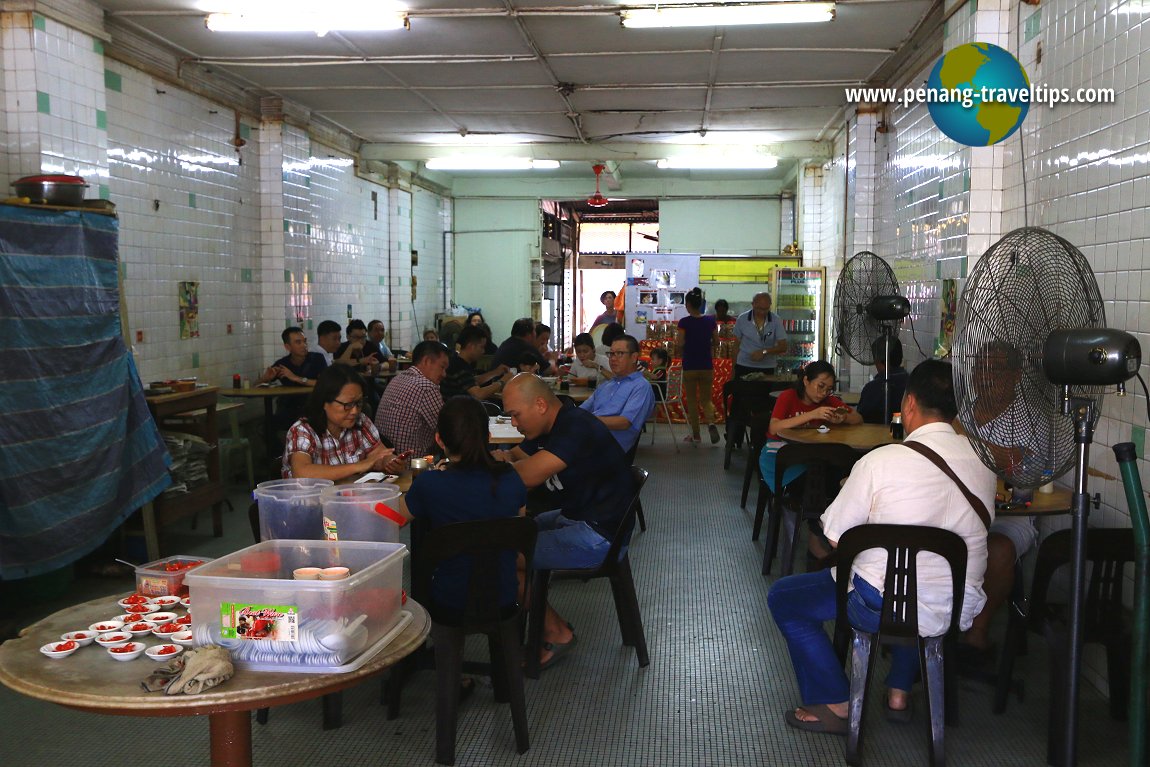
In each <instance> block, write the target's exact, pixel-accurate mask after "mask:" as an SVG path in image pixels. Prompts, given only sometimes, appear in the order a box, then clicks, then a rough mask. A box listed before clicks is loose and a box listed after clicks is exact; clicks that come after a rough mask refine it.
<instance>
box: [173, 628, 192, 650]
mask: <svg viewBox="0 0 1150 767" xmlns="http://www.w3.org/2000/svg"><path fill="white" fill-rule="evenodd" d="M168 639H170V640H172V641H173V642H175V643H176V644H179V645H183V646H184V647H191V646H192V645H193V644H195V641H196V640H195V639H194V638H193V637H192V632H191V630H190V629H189V630H188V631H181V632H179V633H177V634H172V635H171V636H170V637H168Z"/></svg>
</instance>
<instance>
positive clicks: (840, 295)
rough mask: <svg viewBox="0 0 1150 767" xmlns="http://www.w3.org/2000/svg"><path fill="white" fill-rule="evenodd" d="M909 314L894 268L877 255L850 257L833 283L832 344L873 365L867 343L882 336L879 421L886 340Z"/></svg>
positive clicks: (886, 416) (886, 402)
mask: <svg viewBox="0 0 1150 767" xmlns="http://www.w3.org/2000/svg"><path fill="white" fill-rule="evenodd" d="M908 314H910V302H909V301H907V300H906V299H905V298H903V297H902V296H901V295H899V292H898V280H897V279H896V278H895V276H894V271H893V270H892V269H891V268H890V265H889V264H887V262H886V261H884V260H883V259H882V258H880V257H879V256H876V255H875V254H874V253H871V252H870V251H869V250H864V251H861V252H859V253H856V254H855V255H854V256H852V257H851V259H850V260H849V261H847V262H846V265H845V266H844V267H843V270H842V272H841V273H840V274H839V279H838V283H837V284H836V285H835V302H834V319H835V346H836V347H837V348H838V350H839V352H840V353H842V354H847V355H849V356H850V357H851V358H852V359H853V360H855V361H856V362H861V363H862V364H864V365H873V364H874V363H875V362H876V360H875V359H874V353H873V352H872V351H871V344H873V343H874V340H875V339H876V338H880V337H881V338H885V339H886V344H884V346H883V349H884V357H885V358H884V360H883V362H884V364H885V373H884V381H883V393H882V394H883V397H882V401H883V423H888V422H889V421H890V412H889V411H890V339H891V338H892V337H893V336H894V333H895V328H897V327H898V324H899V323H900V322H902V320H903V318H905V317H906V316H907V315H908Z"/></svg>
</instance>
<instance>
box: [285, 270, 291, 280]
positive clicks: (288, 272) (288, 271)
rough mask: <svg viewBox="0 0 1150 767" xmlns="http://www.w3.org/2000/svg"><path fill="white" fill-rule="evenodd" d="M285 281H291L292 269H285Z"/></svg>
mask: <svg viewBox="0 0 1150 767" xmlns="http://www.w3.org/2000/svg"><path fill="white" fill-rule="evenodd" d="M284 282H291V270H290V269H284Z"/></svg>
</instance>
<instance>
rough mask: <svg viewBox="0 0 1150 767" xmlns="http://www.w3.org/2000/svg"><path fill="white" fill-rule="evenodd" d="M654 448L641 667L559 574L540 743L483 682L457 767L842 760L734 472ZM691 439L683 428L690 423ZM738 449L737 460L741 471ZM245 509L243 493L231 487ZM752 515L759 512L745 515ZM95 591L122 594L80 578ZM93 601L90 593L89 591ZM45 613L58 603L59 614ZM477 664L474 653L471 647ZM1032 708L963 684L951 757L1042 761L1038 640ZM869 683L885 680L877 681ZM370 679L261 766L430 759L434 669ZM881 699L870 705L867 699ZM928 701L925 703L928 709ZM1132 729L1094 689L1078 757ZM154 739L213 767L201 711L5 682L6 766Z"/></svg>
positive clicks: (261, 730)
mask: <svg viewBox="0 0 1150 767" xmlns="http://www.w3.org/2000/svg"><path fill="white" fill-rule="evenodd" d="M659 436H660V441H659V443H658V444H657V445H656V446H655V447H653V448H652V447H650V446H649V445H648V444H647V438H646V437H644V444H643V446H642V447H641V449H640V451H639V458H638V460H637V463H639V464H640V465H643V466H646V467H648V468H649V469H650V470H651V479H650V481H649V482H648V485H647V489H646V490H645V491H644V507H645V509H646V512H647V519H648V522H649V525H650V527H649V530H648V531H647V532H646V533H638V532H636V535H635V539H634V543H633V546H632V554H631V556H632V563H633V567H634V570H635V580H636V582H637V585H638V590H639V600H640V603H641V606H642V611H643V622H644V625H645V627H646V633H647V640H648V644H649V647H650V654H651V665H650V666H649V667H648V668H645V669H640V668H638V666H637V664H636V661H635V655H634V652H633V651H630V650H627V649H626V648H624V647H622V646H621V644H620V641H619V632H618V628H617V625H616V622H615V617H614V610H613V609H612V607H611V602H610V599H611V597H610V591H609V588H608V587H607V585H606V584H605V583H600V582H592V583H588V584H580V583H577V582H576V583H572V582H566V581H564V582H561V583H557V584H555V586H554V587H553V588H552V595H553V603H554V604H555V605H556V606H557V608H558V609H559V610H560V612H562V613H563V614H564V616H565V617H566V618H567V619H568V620H570V621H571V622H572V623H573V624H574V625H575V626H576V628H577V630H578V633H579V636H580V644H579V646H578V648H576V650H575V651H574V653H573V654H572V656H570V657H569V658H567V659H566V660H565V661H564V662H563V664H561V665H557V666H556V668H555V669H553V670H550V671H548V672H546V673H545V674H544V675H543V677H542V678H541V679H540V680H539V681H537V682H532V681H530V680H529V681H528V682H527V705H528V716H529V719H530V729H531V739H532V746H531V749H530V750H529V751H528V752H527V753H526V754H524V755H522V756H519V755H517V754H516V753H515V748H514V740H513V735H512V730H511V722H510V715H509V713H508V712H507V709H506V708H505V707H501V706H496V705H495V704H494V703H493V702H492V699H491V692H490V689H489V688H487V687H486V686H485V685H481V688H480V689H479V690H477V691H476V693H475V694H474V695H473V696H472V697H471V699H470V700H469V701H467V702H466V703H465V704H464V706H463V708H462V710H461V717H460V723H459V730H458V736H457V747H456V748H457V761H456V763H457V764H459V765H461V766H467V767H470V766H471V765H515V766H516V767H529V766H533V765H541V766H543V765H546V766H547V767H561V766H563V765H594V766H595V767H608V766H609V765H612V766H613V765H621V766H622V765H668V766H670V765H683V766H684V767H687V766H691V767H694V766H696V765H759V764H762V765H837V764H842V763H843V761H842V741H841V739H838V738H834V737H829V736H821V735H807V734H802V733H797V732H794V731H791V730H789V729H788V728H787V727H786V726H785V725H784V724H783V721H782V715H781V714H782V711H783V710H784V709H786V708H787V707H788V706H791V705H792V704H794V703H795V702H796V700H797V694H796V689H795V684H794V679H793V675H792V673H791V670H790V664H789V661H788V659H787V655H786V651H785V648H784V646H783V644H782V640H781V637H780V636H779V634H778V632H777V630H776V629H775V627H774V624H773V622H772V621H771V619H770V616H769V615H768V613H767V609H766V593H767V589H768V587H769V585H770V580H769V579H766V578H762V577H761V576H760V575H759V565H760V561H761V556H762V547H761V543H760V544H752V543H751V541H750V522H751V514H750V513H748V512H744V511H741V510H740V509H739V508H738V494H739V486H740V480H741V472H740V471H737V470H736V469H735V467H732V470H731V471H728V472H723V470H722V468H721V466H722V453H721V450H719V449H718V448H712V447H710V446H709V445H707V446H703V447H700V448H698V449H692V448H690V447H684V448H683V451H682V452H681V453H680V454H678V455H676V454H675V452H674V450H673V448H672V446H671V443H670V441H669V439H668V438H667V437H666V434H665V432H664V431H661V432H660V434H659ZM680 436H681V430H680ZM742 458H743V457H742V455H741V454H739V453H736V454H735V460H736V463H735V466H736V467H741V461H742ZM236 497H237V499H242V498H243V496H242V494H237V496H236ZM237 507H238V508H237V511H236V512H233V513H232V514H230V515H227V516H225V525H226V530H227V535H226V537H225V538H224V539H223V540H222V541H221V540H215V539H211V538H210V537H208V536H207V533H206V532H205V531H204V530H203V528H204V527H205V525H201V528H200V531H199V532H198V533H195V534H188V535H183V536H181V537H179V538H177V539H176V540H175V541H173V545H174V546H176V547H178V549H179V550H180V551H186V552H188V553H200V554H204V555H214V554H219V553H224V552H226V551H229V550H232V549H234V548H238V547H240V546H243V545H247V543H248V542H249V536H250V533H249V532H248V528H247V521H246V518H244V516H243V513H242V511H241V508H240V507H239V503H237ZM752 508H753V507H752ZM86 588H87V589H88V590H94V589H100V588H107V590H108V591H115V590H122V589H124V588H128V586H127V585H126V584H125V583H116V582H102V583H97V584H95V585H92V584H88V585H87V586H86ZM94 595H95V594H93V596H94ZM52 609H57V607H56V606H52ZM475 655H476V657H479V656H480V655H481V653H476V654H475ZM1022 666H1023V669H1024V670H1025V679H1026V686H1027V687H1026V689H1027V698H1026V703H1025V704H1023V705H1020V704H1019V703H1018V702H1017V700H1012V701H1011V708H1010V710H1009V711H1008V712H1007V714H1006V715H1004V716H1001V717H996V716H994V715H993V714H991V713H990V691H989V688H985V687H980V686H977V685H972V684H971V683H964V684H963V686H962V689H961V692H960V699H961V718H962V721H961V724H960V725H959V726H957V727H953V728H950V729H948V731H947V738H948V740H947V756H948V758H949V762H950V764H952V765H960V766H966V765H974V766H977V765H994V766H995V767H999V766H1005V765H1041V764H1044V763H1045V739H1046V725H1045V718H1046V709H1045V705H1046V698H1047V695H1046V682H1045V678H1044V677H1045V668H1046V658H1045V655H1044V652H1043V647H1042V642H1041V640H1038V639H1035V640H1034V641H1032V642H1031V652H1030V654H1029V655H1028V656H1027V657H1025V658H1024V659H1022ZM876 689H877V688H876ZM378 692H379V687H378V685H377V684H376V683H374V682H370V683H368V684H365V685H362V686H360V687H358V688H356V689H354V690H352V691H350V692H349V693H347V694H345V723H344V726H343V727H342V728H341V729H339V730H337V731H331V732H324V731H322V730H321V729H320V710H319V702H318V701H311V702H307V703H302V704H297V705H294V706H289V707H285V708H282V709H276V710H274V711H273V712H272V715H271V720H270V722H269V723H268V724H267V725H266V726H259V725H254V724H253V728H254V736H253V737H254V752H255V764H256V765H259V766H261V767H272V766H273V765H274V766H275V767H282V766H283V765H305V764H306V765H321V766H322V767H338V766H339V765H369V764H384V765H392V764H394V765H407V764H428V765H430V764H432V763H433V739H434V727H435V717H434V693H433V674H432V673H430V672H424V673H421V674H418V675H416V676H414V677H413V678H412V679H411V680H410V681H409V683H408V685H407V688H406V689H405V693H404V701H403V710H402V715H401V717H400V718H399V719H397V720H395V721H390V722H389V721H387V720H386V718H385V717H384V711H383V709H382V708H381V707H380V706H379V704H378V702H377V697H378ZM874 697H875V698H876V699H877V698H878V696H874ZM918 702H919V704H920V705H919V708H920V709H921V708H922V706H921V701H918ZM1126 737H1127V733H1126V728H1125V725H1124V724H1120V723H1115V722H1112V721H1111V720H1110V719H1109V718H1108V716H1107V714H1106V707H1105V701H1104V700H1103V699H1102V698H1101V696H1099V695H1098V694H1097V693H1096V692H1095V691H1094V690H1093V689H1091V688H1089V687H1087V689H1086V690H1085V692H1084V700H1083V705H1082V726H1081V747H1080V762H1079V763H1080V764H1083V765H1119V764H1126V763H1127V757H1126ZM926 741H927V738H926V727H925V721H924V718H923V713H922V712H921V711H919V712H918V713H917V715H916V719H915V722H914V724H913V725H891V724H888V723H887V722H885V721H883V720H882V718H881V716H878V715H877V711H875V715H872V716H871V717H870V718H869V720H868V732H867V744H866V745H867V750H866V763H867V764H868V765H872V766H875V767H877V766H878V765H911V764H926V763H927V753H926ZM135 744H140V745H143V744H149V745H147V748H148V750H149V751H150V752H151V753H155V754H162V755H163V757H162V760H161V761H162V763H164V764H168V765H199V764H206V763H207V723H206V722H205V721H203V720H202V719H200V720H197V719H148V720H144V719H132V718H123V717H110V716H100V715H96V714H87V713H81V712H76V711H71V710H68V709H64V708H61V707H58V706H54V705H51V704H46V703H41V702H38V701H34V700H30V699H27V698H23V697H21V696H18V695H16V694H14V693H12V692H10V691H8V690H7V689H5V688H0V764H2V765H4V767H25V765H27V766H28V767H45V766H48V767H53V766H55V765H61V766H63V765H83V766H84V767H103V766H104V765H108V766H109V767H111V766H113V765H114V766H115V767H121V766H122V765H123V764H125V763H129V762H131V761H132V760H131V759H126V758H125V757H123V756H122V755H121V754H123V753H124V752H125V749H132V748H133V746H134V745H135Z"/></svg>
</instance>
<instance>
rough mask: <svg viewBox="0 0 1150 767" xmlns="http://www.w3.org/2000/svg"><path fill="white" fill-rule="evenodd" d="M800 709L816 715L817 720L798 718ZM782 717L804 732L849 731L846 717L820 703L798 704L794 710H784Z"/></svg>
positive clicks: (832, 733)
mask: <svg viewBox="0 0 1150 767" xmlns="http://www.w3.org/2000/svg"><path fill="white" fill-rule="evenodd" d="M800 710H801V711H806V712H807V713H808V714H813V715H814V716H817V717H818V721H815V722H806V721H803V720H802V719H799V715H798V712H799V711H800ZM783 718H784V719H785V720H786V722H787V724H788V725H790V726H791V727H794V728H795V729H796V730H804V731H806V732H821V733H825V734H827V735H846V734H847V733H848V732H849V731H850V723H849V722H848V721H847V719H846V717H844V716H839V715H838V714H836V713H835V712H833V711H831V710H830V709H829V708H828V707H827V706H826V705H824V704H822V703H818V704H813V705H809V706H800V707H799V708H797V709H795V710H794V711H788V712H786V714H784V715H783Z"/></svg>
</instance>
